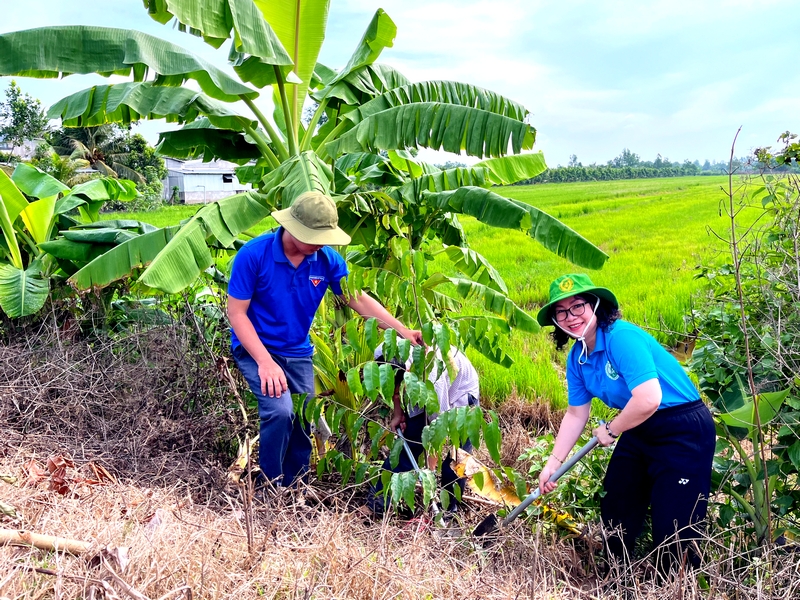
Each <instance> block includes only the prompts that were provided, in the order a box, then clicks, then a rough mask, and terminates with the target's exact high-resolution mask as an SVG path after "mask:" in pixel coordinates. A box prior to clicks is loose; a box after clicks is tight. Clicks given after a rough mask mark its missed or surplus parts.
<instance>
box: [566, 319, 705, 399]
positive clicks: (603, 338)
mask: <svg viewBox="0 0 800 600" xmlns="http://www.w3.org/2000/svg"><path fill="white" fill-rule="evenodd" d="M581 349H582V345H581V344H579V343H576V344H574V345H573V346H572V349H571V350H570V353H569V356H568V357H567V386H568V389H569V404H570V405H571V406H582V405H583V404H586V403H587V402H591V400H592V398H599V399H600V400H602V401H603V402H604V403H606V404H607V405H608V406H610V407H611V408H617V409H620V410H621V409H623V408H625V405H626V404H627V403H628V400H630V399H631V391H632V390H633V389H634V388H635V387H636V386H638V385H640V384H642V383H644V382H645V381H648V380H650V379H654V378H656V379H658V382H659V384H660V385H661V392H662V397H661V405H660V406H659V407H658V409H659V410H661V409H662V408H668V407H670V406H677V405H678V404H683V403H685V402H693V401H695V400H697V399H699V398H700V394H699V393H698V391H697V389H696V388H695V387H694V385H693V384H692V381H691V379H689V376H688V375H687V374H686V372H685V371H684V370H683V367H682V366H681V365H680V363H679V362H678V361H677V360H675V358H674V357H673V356H672V355H670V354H669V353H668V352H667V351H666V350H664V348H662V347H661V344H659V343H658V342H657V341H656V339H655V338H654V337H653V336H652V335H650V334H649V333H647V332H646V331H644V330H642V329H640V328H639V327H637V326H636V325H633V324H631V323H628V322H626V321H616V322H615V323H613V324H612V325H611V327H610V328H609V330H608V331H607V332H604V331H603V330H601V329H600V328H599V327H598V328H597V337H596V339H595V346H594V350H593V351H592V353H591V354H590V355H589V358H588V360H587V361H586V363H584V364H582V365H581V364H579V363H578V357H579V356H580V353H581Z"/></svg>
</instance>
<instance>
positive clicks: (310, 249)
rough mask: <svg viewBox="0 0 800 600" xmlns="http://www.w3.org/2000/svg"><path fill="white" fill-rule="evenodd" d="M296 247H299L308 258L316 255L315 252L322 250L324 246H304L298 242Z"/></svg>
mask: <svg viewBox="0 0 800 600" xmlns="http://www.w3.org/2000/svg"><path fill="white" fill-rule="evenodd" d="M296 245H297V250H298V251H299V252H300V253H301V254H304V255H306V256H311V255H312V254H314V252H316V251H317V250H319V249H320V248H322V246H318V245H316V244H304V243H303V242H301V241H300V240H297V242H296Z"/></svg>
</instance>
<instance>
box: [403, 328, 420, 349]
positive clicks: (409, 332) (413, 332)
mask: <svg viewBox="0 0 800 600" xmlns="http://www.w3.org/2000/svg"><path fill="white" fill-rule="evenodd" d="M400 335H402V336H403V337H404V338H406V339H407V340H408V341H410V342H411V343H412V344H414V345H415V346H421V345H422V332H421V331H420V330H419V329H409V328H408V327H404V328H403V330H402V331H400Z"/></svg>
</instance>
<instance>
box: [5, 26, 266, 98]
mask: <svg viewBox="0 0 800 600" xmlns="http://www.w3.org/2000/svg"><path fill="white" fill-rule="evenodd" d="M150 71H152V72H153V73H154V74H155V80H154V85H157V86H158V85H166V86H174V87H180V86H181V85H183V84H184V83H185V82H186V81H187V80H189V79H193V80H195V81H196V82H197V83H198V85H199V86H200V89H202V90H203V92H205V93H206V94H208V95H209V96H211V97H212V98H216V99H217V100H222V101H225V102H236V101H237V100H240V99H241V97H246V98H250V99H252V98H256V97H258V92H256V91H255V90H253V89H251V88H249V87H247V86H246V85H243V84H241V83H240V82H239V81H237V80H236V79H234V78H233V77H231V76H229V75H228V74H226V73H225V72H224V71H222V70H220V69H219V68H217V67H216V66H214V65H213V64H211V63H210V62H208V61H206V60H205V59H203V58H200V57H199V56H196V55H194V54H192V53H191V52H188V51H187V50H184V49H183V48H181V47H180V46H178V45H176V44H173V43H171V42H167V41H164V40H161V39H159V38H157V37H154V36H151V35H148V34H146V33H142V32H140V31H131V30H128V29H113V28H110V27H92V26H86V25H69V26H59V27H42V28H39V29H28V30H25V31H15V32H12V33H5V34H2V35H0V75H24V76H26V77H38V78H43V79H47V78H55V77H59V76H66V75H72V74H75V73H98V74H100V75H105V76H110V75H122V76H131V75H132V76H133V78H134V81H144V80H145V78H146V76H147V74H148V72H150Z"/></svg>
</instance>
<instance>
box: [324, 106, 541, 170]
mask: <svg viewBox="0 0 800 600" xmlns="http://www.w3.org/2000/svg"><path fill="white" fill-rule="evenodd" d="M348 114H349V113H348ZM535 140H536V135H535V130H534V129H533V128H532V127H530V126H529V125H526V124H525V123H523V122H521V121H517V120H515V119H512V118H510V117H506V116H503V115H499V114H495V113H491V112H488V111H485V110H481V109H477V108H472V107H467V106H458V105H454V104H441V103H436V102H421V103H414V104H407V105H402V106H397V107H393V108H389V109H387V110H384V111H381V112H378V113H375V114H373V115H370V116H368V117H366V118H365V119H364V120H362V121H360V122H359V123H358V124H357V125H356V126H355V127H354V128H353V129H351V130H349V131H347V132H346V133H345V134H343V135H342V136H341V137H340V138H338V139H335V140H333V141H331V142H329V143H328V144H327V145H326V148H325V149H326V151H327V152H328V153H329V155H331V156H338V155H339V154H343V153H345V152H365V151H369V152H376V151H378V150H394V149H395V148H420V147H423V148H431V149H433V150H446V151H448V152H453V153H455V154H459V153H460V152H461V151H462V150H463V151H464V152H466V153H467V154H469V155H471V156H478V157H481V158H482V157H485V156H486V157H494V156H504V155H506V154H508V153H509V144H510V145H511V148H512V150H511V151H512V153H514V154H517V153H519V152H520V151H521V150H523V149H526V150H528V149H530V148H532V147H533V144H534V142H535Z"/></svg>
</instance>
